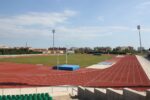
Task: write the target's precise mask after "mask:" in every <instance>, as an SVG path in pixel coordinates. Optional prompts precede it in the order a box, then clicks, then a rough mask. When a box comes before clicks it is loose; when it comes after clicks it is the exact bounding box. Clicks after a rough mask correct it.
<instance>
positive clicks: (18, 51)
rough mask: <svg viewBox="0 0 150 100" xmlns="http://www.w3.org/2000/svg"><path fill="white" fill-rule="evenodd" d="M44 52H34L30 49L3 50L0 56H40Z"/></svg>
mask: <svg viewBox="0 0 150 100" xmlns="http://www.w3.org/2000/svg"><path fill="white" fill-rule="evenodd" d="M40 53H42V52H37V51H32V50H29V49H28V48H3V49H0V55H11V54H40Z"/></svg>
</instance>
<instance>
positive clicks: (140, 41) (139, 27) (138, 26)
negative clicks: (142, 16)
mask: <svg viewBox="0 0 150 100" xmlns="http://www.w3.org/2000/svg"><path fill="white" fill-rule="evenodd" d="M137 29H138V30H139V43H140V52H141V53H142V40H141V30H140V29H141V26H140V25H137Z"/></svg>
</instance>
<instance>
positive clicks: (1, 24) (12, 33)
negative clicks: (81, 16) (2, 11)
mask: <svg viewBox="0 0 150 100" xmlns="http://www.w3.org/2000/svg"><path fill="white" fill-rule="evenodd" d="M76 14H77V13H76V12H75V11H72V10H65V11H64V12H54V13H46V12H45V13H43V12H42V13H39V12H30V13H27V14H22V15H16V16H8V17H0V35H1V37H22V38H23V36H34V35H40V36H41V35H45V34H47V33H46V32H47V30H45V29H46V28H50V27H55V26H57V25H61V24H65V23H67V20H68V19H69V18H71V17H73V16H75V15H76Z"/></svg>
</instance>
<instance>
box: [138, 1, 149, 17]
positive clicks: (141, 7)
mask: <svg viewBox="0 0 150 100" xmlns="http://www.w3.org/2000/svg"><path fill="white" fill-rule="evenodd" d="M135 9H136V11H135V12H136V13H137V14H139V15H145V14H148V13H150V11H149V9H150V1H145V2H142V3H140V4H138V5H136V6H135Z"/></svg>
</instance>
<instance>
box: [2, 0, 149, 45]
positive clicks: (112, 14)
mask: <svg viewBox="0 0 150 100" xmlns="http://www.w3.org/2000/svg"><path fill="white" fill-rule="evenodd" d="M149 9H150V1H149V0H1V1H0V44H4V45H8V46H25V43H26V42H27V43H28V45H29V46H31V47H35V48H48V47H50V46H52V32H51V30H52V29H53V28H54V29H56V33H55V37H56V40H55V45H56V46H67V47H95V46H111V47H116V46H133V47H135V48H137V47H138V46H139V41H138V40H139V37H138V31H137V29H136V26H137V25H138V24H140V25H141V36H142V45H143V46H144V47H145V48H149V47H150V38H149V37H150V23H149V22H150V10H149Z"/></svg>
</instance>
